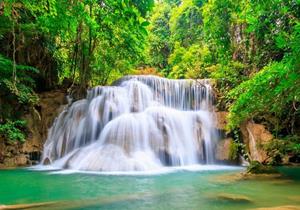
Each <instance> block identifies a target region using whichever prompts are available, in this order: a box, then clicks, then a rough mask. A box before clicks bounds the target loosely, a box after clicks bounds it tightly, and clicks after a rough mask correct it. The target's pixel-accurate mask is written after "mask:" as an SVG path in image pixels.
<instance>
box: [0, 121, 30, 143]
mask: <svg viewBox="0 0 300 210" xmlns="http://www.w3.org/2000/svg"><path fill="white" fill-rule="evenodd" d="M25 128H26V121H24V120H16V121H10V120H8V121H7V122H6V123H3V124H0V135H3V136H4V137H5V139H7V140H9V141H19V142H24V141H25V138H26V135H25Z"/></svg>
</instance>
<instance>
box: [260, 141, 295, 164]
mask: <svg viewBox="0 0 300 210" xmlns="http://www.w3.org/2000/svg"><path fill="white" fill-rule="evenodd" d="M264 149H265V151H267V155H268V157H269V161H268V162H269V164H270V165H279V164H282V162H283V159H284V158H288V159H294V160H296V161H297V160H299V159H300V138H299V136H296V135H294V136H286V137H284V138H282V139H274V140H272V141H271V142H269V143H268V144H266V145H264Z"/></svg>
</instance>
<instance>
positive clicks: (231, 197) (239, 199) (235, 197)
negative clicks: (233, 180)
mask: <svg viewBox="0 0 300 210" xmlns="http://www.w3.org/2000/svg"><path fill="white" fill-rule="evenodd" d="M209 199H212V200H217V201H228V202H234V203H253V200H252V199H251V198H249V197H247V196H245V195H239V194H231V193H220V194H217V195H210V196H209Z"/></svg>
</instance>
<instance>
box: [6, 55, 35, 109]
mask: <svg viewBox="0 0 300 210" xmlns="http://www.w3.org/2000/svg"><path fill="white" fill-rule="evenodd" d="M12 65H13V64H12V61H11V60H9V59H7V58H5V57H3V56H2V55H1V54H0V89H1V90H0V93H1V95H2V94H4V95H5V94H10V97H15V98H16V100H17V101H18V102H19V103H20V104H23V105H34V104H36V103H37V102H38V96H37V95H36V94H35V92H34V90H33V88H34V87H35V82H34V80H33V79H32V77H31V76H32V75H34V74H37V73H38V70H37V69H35V68H33V67H30V66H23V65H17V66H16V70H17V82H16V84H14V82H13V81H12V75H13V73H12V71H13V67H12Z"/></svg>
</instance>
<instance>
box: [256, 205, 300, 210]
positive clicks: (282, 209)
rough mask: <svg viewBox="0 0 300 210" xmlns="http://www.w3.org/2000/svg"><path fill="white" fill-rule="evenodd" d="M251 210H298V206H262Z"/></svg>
mask: <svg viewBox="0 0 300 210" xmlns="http://www.w3.org/2000/svg"><path fill="white" fill-rule="evenodd" d="M251 210H300V206H291V205H288V206H275V207H263V208H255V209H251Z"/></svg>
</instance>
